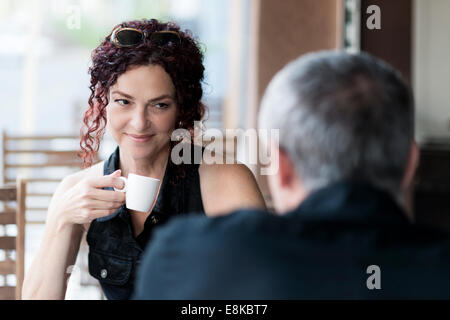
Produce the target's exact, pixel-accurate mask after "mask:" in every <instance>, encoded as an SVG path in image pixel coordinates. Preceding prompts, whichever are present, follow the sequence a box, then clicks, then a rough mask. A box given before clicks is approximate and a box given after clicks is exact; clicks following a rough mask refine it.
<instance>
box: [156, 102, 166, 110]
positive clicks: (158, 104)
mask: <svg viewBox="0 0 450 320" xmlns="http://www.w3.org/2000/svg"><path fill="white" fill-rule="evenodd" d="M168 106H169V105H168V104H167V103H157V104H155V107H156V108H158V109H165V108H167V107H168Z"/></svg>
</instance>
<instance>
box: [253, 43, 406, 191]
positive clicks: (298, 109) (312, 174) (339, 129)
mask: <svg viewBox="0 0 450 320" xmlns="http://www.w3.org/2000/svg"><path fill="white" fill-rule="evenodd" d="M259 127H260V128H261V129H279V130H280V148H281V149H283V150H285V151H286V152H287V154H288V156H289V157H290V159H291V160H292V161H293V163H294V164H295V168H296V170H297V173H298V174H299V176H300V178H301V181H302V183H303V185H304V187H305V188H306V189H307V190H309V191H312V190H314V189H318V188H321V187H325V186H327V185H329V184H332V183H334V182H338V181H343V180H355V179H357V180H362V181H365V182H369V183H371V184H373V185H376V186H378V187H380V188H383V189H385V190H386V191H389V192H391V193H393V194H394V195H398V194H399V191H400V188H401V182H402V179H403V176H404V173H405V169H406V164H407V159H408V155H409V150H410V146H411V142H412V140H413V135H414V101H413V97H412V93H411V90H410V88H409V86H408V85H407V84H406V82H405V81H404V80H403V78H402V77H401V76H400V74H399V73H398V72H397V71H395V70H394V69H393V68H392V67H391V66H389V65H388V64H386V63H384V62H382V61H380V60H378V59H375V58H374V57H372V56H370V55H369V54H349V53H345V52H339V51H322V52H318V53H312V54H307V55H304V56H302V57H300V58H298V59H296V60H294V61H293V62H291V63H289V64H288V65H287V66H285V67H284V68H283V69H282V70H281V71H280V72H278V73H277V75H276V76H275V77H274V79H273V80H272V81H271V83H270V84H269V86H268V88H267V90H266V92H265V95H264V97H263V100H262V105H261V112H260V117H259Z"/></svg>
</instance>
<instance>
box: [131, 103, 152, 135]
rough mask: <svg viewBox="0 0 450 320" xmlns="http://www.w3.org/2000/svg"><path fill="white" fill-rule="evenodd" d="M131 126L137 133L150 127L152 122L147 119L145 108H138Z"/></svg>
mask: <svg viewBox="0 0 450 320" xmlns="http://www.w3.org/2000/svg"><path fill="white" fill-rule="evenodd" d="M131 126H132V127H133V128H134V129H135V130H136V132H143V131H145V130H146V129H147V128H148V127H149V126H150V120H149V119H147V115H146V112H145V108H136V110H135V112H133V116H132V119H131Z"/></svg>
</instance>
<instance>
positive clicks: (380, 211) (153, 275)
mask: <svg viewBox="0 0 450 320" xmlns="http://www.w3.org/2000/svg"><path fill="white" fill-rule="evenodd" d="M142 265H143V267H142V268H141V270H140V273H139V275H138V281H137V292H136V295H135V298H137V299H230V300H232V299H249V300H252V299H436V298H437V299H443V298H444V299H449V298H450V289H449V288H450V272H449V271H450V267H449V266H450V236H449V234H448V233H447V232H443V231H439V230H435V229H432V228H427V227H423V226H418V225H414V224H412V223H410V222H409V220H408V219H407V217H406V214H405V213H404V212H403V210H402V209H401V208H400V207H399V206H398V205H397V203H396V202H395V201H394V199H393V198H392V197H391V196H390V195H389V194H388V193H386V192H384V191H383V190H379V189H377V188H374V187H372V186H370V185H364V184H359V183H353V182H341V183H337V184H334V185H331V186H328V187H326V188H323V189H321V190H318V191H316V192H313V193H312V194H311V195H310V196H309V197H307V198H306V199H305V200H304V201H303V202H302V204H301V205H300V206H299V207H298V208H296V209H295V210H293V211H291V212H289V213H287V214H285V215H283V216H277V215H273V214H269V213H267V212H264V211H258V210H239V211H237V212H234V213H232V214H231V215H228V216H223V217H217V218H208V219H206V218H203V217H194V216H189V217H188V216H186V217H176V218H174V219H172V220H171V221H170V222H169V223H168V224H166V225H165V226H163V227H161V228H160V229H158V230H156V231H155V234H154V237H153V239H152V242H151V244H150V245H149V246H148V248H147V250H146V253H145V255H144V257H143V262H142ZM376 267H379V271H380V272H379V273H378V271H376ZM378 275H379V278H378ZM377 278H378V279H377ZM378 280H379V283H377V281H378ZM378 284H379V287H380V289H378V288H377V287H376V286H377V285H378Z"/></svg>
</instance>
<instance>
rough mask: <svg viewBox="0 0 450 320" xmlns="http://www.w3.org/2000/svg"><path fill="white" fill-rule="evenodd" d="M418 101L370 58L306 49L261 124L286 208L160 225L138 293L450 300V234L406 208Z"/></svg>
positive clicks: (274, 88)
mask: <svg viewBox="0 0 450 320" xmlns="http://www.w3.org/2000/svg"><path fill="white" fill-rule="evenodd" d="M413 109H414V108H413V98H412V94H411V91H410V89H409V87H408V86H407V85H406V84H405V82H404V80H402V78H401V77H400V76H399V74H398V73H397V72H396V71H395V70H393V69H392V68H391V67H390V66H388V65H387V64H385V63H384V62H382V61H379V60H377V59H375V58H373V57H371V56H369V55H367V54H358V55H351V54H347V53H342V52H320V53H314V54H309V55H306V56H303V57H301V58H299V59H297V60H295V61H293V62H291V63H290V64H288V65H287V66H286V67H285V68H284V69H283V70H281V71H280V72H279V73H278V74H277V75H276V76H275V78H274V79H273V80H272V82H271V83H270V85H269V87H268V89H267V91H266V93H265V95H264V98H263V102H262V106H261V112H260V118H259V125H260V128H263V129H280V139H279V143H277V142H276V141H267V142H266V143H267V145H268V146H269V145H270V146H271V147H272V159H273V161H276V160H278V164H279V168H278V171H277V173H276V174H274V175H270V176H268V182H269V187H270V190H271V195H272V198H273V203H274V206H275V208H276V211H277V213H278V214H279V215H274V214H269V213H266V212H261V211H256V210H250V209H243V210H241V211H238V212H235V213H233V214H232V215H230V216H224V217H220V218H214V219H207V218H203V217H183V218H178V219H173V220H172V221H171V222H170V223H169V224H168V225H167V226H165V227H162V228H161V229H160V230H158V231H156V233H155V237H154V239H153V241H152V244H151V245H150V246H149V248H148V251H147V252H146V254H145V258H144V260H143V263H142V266H141V269H140V273H139V275H140V276H139V279H138V281H137V282H136V283H137V292H136V295H135V298H137V299H302V298H306V299H309V298H313V299H317V298H318V299H365V298H369V299H371V298H383V299H397V298H400V299H402V298H450V289H449V288H450V272H449V271H450V270H449V266H450V241H449V235H448V234H447V233H445V232H441V231H438V230H432V229H427V228H425V227H420V226H416V225H414V224H413V216H412V215H411V214H410V213H408V212H410V211H409V210H407V200H406V199H407V197H406V194H407V190H408V189H409V187H410V185H411V183H412V179H413V176H414V171H415V168H416V166H417V162H418V150H417V147H416V145H415V143H414V142H413V141H414V135H413V133H414V130H413V129H414V126H413V121H414V113H413Z"/></svg>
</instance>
